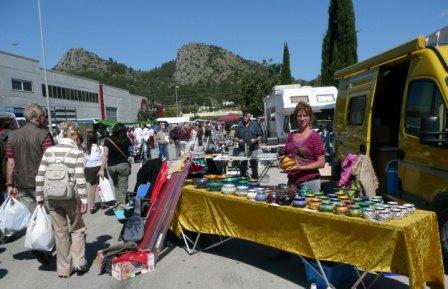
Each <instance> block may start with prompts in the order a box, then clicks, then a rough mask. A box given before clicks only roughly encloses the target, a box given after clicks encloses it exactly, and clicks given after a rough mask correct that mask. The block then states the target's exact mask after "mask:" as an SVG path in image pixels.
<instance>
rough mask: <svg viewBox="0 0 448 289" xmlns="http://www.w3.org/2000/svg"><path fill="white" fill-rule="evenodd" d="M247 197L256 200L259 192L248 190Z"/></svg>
mask: <svg viewBox="0 0 448 289" xmlns="http://www.w3.org/2000/svg"><path fill="white" fill-rule="evenodd" d="M246 196H247V198H248V199H249V200H255V197H256V196H257V193H256V192H253V191H252V192H251V191H250V190H249V191H248V192H247V195H246Z"/></svg>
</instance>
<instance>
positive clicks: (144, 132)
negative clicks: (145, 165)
mask: <svg viewBox="0 0 448 289" xmlns="http://www.w3.org/2000/svg"><path fill="white" fill-rule="evenodd" d="M134 136H135V142H136V146H137V149H136V151H137V152H138V155H139V156H140V157H141V159H146V157H147V152H146V150H147V143H148V140H149V130H148V129H147V128H146V127H145V125H144V124H143V123H141V124H140V126H139V127H137V128H136V129H135V130H134Z"/></svg>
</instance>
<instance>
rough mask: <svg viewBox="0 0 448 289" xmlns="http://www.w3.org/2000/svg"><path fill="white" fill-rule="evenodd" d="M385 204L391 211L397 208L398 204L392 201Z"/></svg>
mask: <svg viewBox="0 0 448 289" xmlns="http://www.w3.org/2000/svg"><path fill="white" fill-rule="evenodd" d="M387 204H388V205H389V206H390V207H391V209H393V208H395V207H396V206H398V202H394V201H389V202H387Z"/></svg>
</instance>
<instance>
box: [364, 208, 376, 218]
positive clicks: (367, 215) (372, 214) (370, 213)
mask: <svg viewBox="0 0 448 289" xmlns="http://www.w3.org/2000/svg"><path fill="white" fill-rule="evenodd" d="M362 214H363V216H364V218H365V219H367V220H375V217H376V214H375V210H374V209H372V208H366V209H364V210H363V212H362Z"/></svg>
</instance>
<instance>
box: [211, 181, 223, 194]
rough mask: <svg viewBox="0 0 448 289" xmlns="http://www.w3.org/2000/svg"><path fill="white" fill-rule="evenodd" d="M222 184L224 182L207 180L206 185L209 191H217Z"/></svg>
mask: <svg viewBox="0 0 448 289" xmlns="http://www.w3.org/2000/svg"><path fill="white" fill-rule="evenodd" d="M223 185H224V184H223V183H221V182H209V183H207V187H208V189H209V191H212V192H219V191H220V190H221V187H222V186H223Z"/></svg>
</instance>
